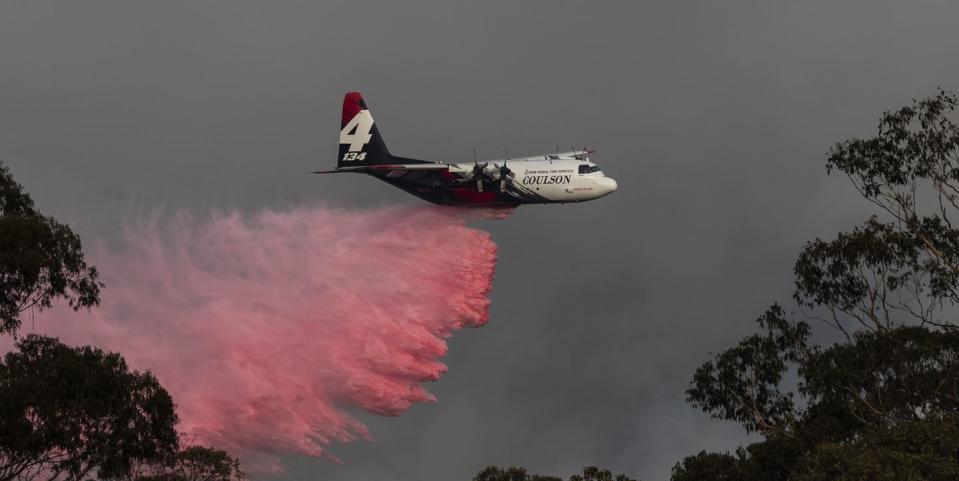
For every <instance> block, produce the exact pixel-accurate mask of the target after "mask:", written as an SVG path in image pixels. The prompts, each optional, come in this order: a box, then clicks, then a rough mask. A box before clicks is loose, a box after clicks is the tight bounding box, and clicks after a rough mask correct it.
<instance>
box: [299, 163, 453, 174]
mask: <svg viewBox="0 0 959 481" xmlns="http://www.w3.org/2000/svg"><path fill="white" fill-rule="evenodd" d="M449 168H450V166H449V164H383V165H361V166H356V167H340V168H339V169H334V170H318V171H315V172H313V173H314V174H339V173H343V172H373V171H384V170H449Z"/></svg>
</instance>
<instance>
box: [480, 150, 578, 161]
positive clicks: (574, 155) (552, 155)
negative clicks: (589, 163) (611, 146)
mask: <svg viewBox="0 0 959 481" xmlns="http://www.w3.org/2000/svg"><path fill="white" fill-rule="evenodd" d="M594 152H596V151H595V150H587V149H583V150H570V151H567V152H549V153H546V154H540V155H531V156H529V157H511V158H510V159H509V160H507V162H509V161H510V160H570V159H577V160H583V159H585V158H586V156H587V155H589V154H592V153H594ZM503 160H504V159H496V160H491V161H490V162H502V161H503Z"/></svg>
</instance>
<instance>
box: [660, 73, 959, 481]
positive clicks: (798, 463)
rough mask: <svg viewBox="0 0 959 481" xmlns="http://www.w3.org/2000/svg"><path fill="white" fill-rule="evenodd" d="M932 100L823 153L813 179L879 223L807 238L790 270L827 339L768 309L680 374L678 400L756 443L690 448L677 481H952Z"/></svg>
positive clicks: (945, 293) (941, 114) (943, 167)
mask: <svg viewBox="0 0 959 481" xmlns="http://www.w3.org/2000/svg"><path fill="white" fill-rule="evenodd" d="M956 106H957V100H956V97H955V95H953V94H951V93H947V92H943V91H940V92H939V93H938V94H937V95H936V96H934V97H930V98H927V99H923V100H920V101H915V102H914V103H913V105H912V106H909V107H905V108H902V109H900V110H898V111H895V112H886V113H884V114H883V116H882V118H881V120H880V126H879V134H878V135H877V136H876V137H874V138H872V139H867V140H861V139H854V140H850V141H848V142H844V143H841V144H838V145H837V146H836V147H834V148H833V150H832V151H831V152H830V154H829V161H828V168H829V169H830V170H832V169H838V170H840V171H842V172H845V173H846V174H847V175H848V176H849V178H850V179H851V180H852V182H853V185H854V186H855V187H856V188H857V189H858V190H859V192H860V193H861V194H862V195H863V196H864V197H865V198H866V199H868V200H870V201H871V202H873V203H874V204H875V205H876V206H878V207H879V208H880V210H881V212H880V213H881V214H882V215H883V216H885V217H887V218H888V221H883V220H881V219H880V217H871V218H870V219H868V220H867V221H866V223H865V224H864V225H863V226H862V227H859V228H856V229H853V230H852V232H848V233H841V234H839V235H838V236H837V237H836V239H834V240H831V241H823V240H820V239H816V240H815V241H813V242H809V243H808V244H806V246H805V247H804V248H803V250H802V252H801V254H800V256H799V259H798V260H797V262H796V267H795V280H796V293H795V296H794V297H795V300H796V301H797V302H798V304H799V306H800V308H801V309H802V310H803V315H805V316H807V317H808V318H809V319H810V320H812V321H815V322H818V321H822V322H823V323H821V324H819V325H824V326H831V327H832V328H834V329H836V330H837V331H839V332H840V333H841V336H842V339H843V340H842V341H841V342H838V343H835V344H830V345H826V346H817V345H811V344H810V339H811V336H812V331H811V328H810V325H811V324H807V323H806V322H804V321H800V320H794V319H791V318H787V317H793V316H786V314H785V312H784V311H783V309H782V308H780V307H779V306H778V305H773V307H772V308H770V309H769V310H768V311H767V312H766V313H765V314H763V316H761V317H760V319H759V327H760V332H759V333H758V334H754V335H751V336H748V337H746V338H744V339H743V340H742V341H740V342H739V343H738V344H737V345H736V346H733V347H731V348H729V349H727V350H725V351H723V352H721V353H720V354H719V355H717V356H716V358H715V359H714V360H713V361H709V362H706V363H705V364H703V365H702V366H701V367H700V368H699V369H698V370H697V371H696V373H695V375H694V377H693V381H692V385H691V387H690V389H689V390H688V391H687V394H688V400H689V402H690V403H691V404H692V405H694V406H696V407H698V408H701V409H703V410H704V411H706V412H708V413H710V414H712V416H713V417H715V418H719V419H725V420H732V421H736V422H738V423H740V424H742V425H743V427H744V428H745V429H746V430H747V431H749V432H758V433H759V434H760V435H762V436H763V440H762V441H760V442H756V443H753V444H750V445H748V446H746V447H743V448H739V449H737V450H736V451H735V452H734V453H706V452H702V453H699V454H697V455H695V456H690V457H687V458H686V459H684V460H683V461H681V462H680V463H678V464H677V465H676V466H675V467H674V468H673V475H672V479H673V480H676V481H686V480H694V479H695V480H702V481H710V480H717V481H718V480H731V479H736V480H742V481H758V480H764V481H765V480H793V481H819V480H850V481H852V480H856V481H871V480H876V481H879V480H947V479H948V480H955V479H959V329H957V324H956V323H955V322H954V319H950V318H949V316H950V315H951V313H952V312H954V309H948V308H954V307H955V306H956V304H957V302H959V295H957V293H959V230H956V229H954V228H953V226H952V223H951V219H950V216H954V215H955V213H956V210H957V209H959V128H957V127H956V125H955V124H954V123H953V122H952V121H951V120H950V119H949V118H948V114H951V113H953V112H954V111H955V109H956Z"/></svg>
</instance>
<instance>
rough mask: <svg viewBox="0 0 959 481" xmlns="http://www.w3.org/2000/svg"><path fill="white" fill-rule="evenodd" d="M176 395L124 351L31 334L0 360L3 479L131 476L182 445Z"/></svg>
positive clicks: (0, 469)
mask: <svg viewBox="0 0 959 481" xmlns="http://www.w3.org/2000/svg"><path fill="white" fill-rule="evenodd" d="M176 422H177V417H176V414H174V405H173V400H172V399H171V398H170V396H169V394H167V392H166V391H165V390H164V389H163V388H162V387H161V386H160V384H159V383H158V382H157V380H156V378H155V377H153V375H152V374H150V373H149V372H146V373H141V372H137V371H130V370H128V369H127V366H126V363H125V362H124V361H123V358H121V357H120V355H118V354H115V353H107V352H104V351H102V350H100V349H96V348H93V347H89V346H86V347H79V348H74V347H69V346H66V345H64V344H62V343H60V341H58V340H57V339H52V338H48V337H41V336H37V335H29V336H27V337H25V338H23V339H21V340H20V341H19V342H18V343H17V345H16V349H15V350H13V351H11V352H8V353H7V354H6V355H5V356H4V358H3V362H2V363H0V480H12V479H18V480H19V479H33V478H35V477H38V476H40V477H42V478H44V479H69V480H73V479H84V478H85V477H87V476H90V475H94V474H95V475H96V476H97V477H98V478H101V479H108V478H116V477H122V476H126V475H128V474H129V473H130V470H131V468H132V467H133V466H134V465H135V464H137V463H141V462H155V461H159V460H162V459H166V458H168V457H169V456H170V455H171V453H173V452H175V450H176V447H177V444H178V443H177V433H176V430H175V429H174V426H175V424H176Z"/></svg>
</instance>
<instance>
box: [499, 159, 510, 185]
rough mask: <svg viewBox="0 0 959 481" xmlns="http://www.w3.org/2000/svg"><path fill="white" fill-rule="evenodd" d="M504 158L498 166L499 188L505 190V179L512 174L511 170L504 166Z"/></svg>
mask: <svg viewBox="0 0 959 481" xmlns="http://www.w3.org/2000/svg"><path fill="white" fill-rule="evenodd" d="M507 160H509V159H506V160H503V166H502V167H500V168H499V190H501V191H502V190H506V181H507V180H509V178H511V177H512V176H513V171H512V170H509V167H507V166H506V161H507Z"/></svg>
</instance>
